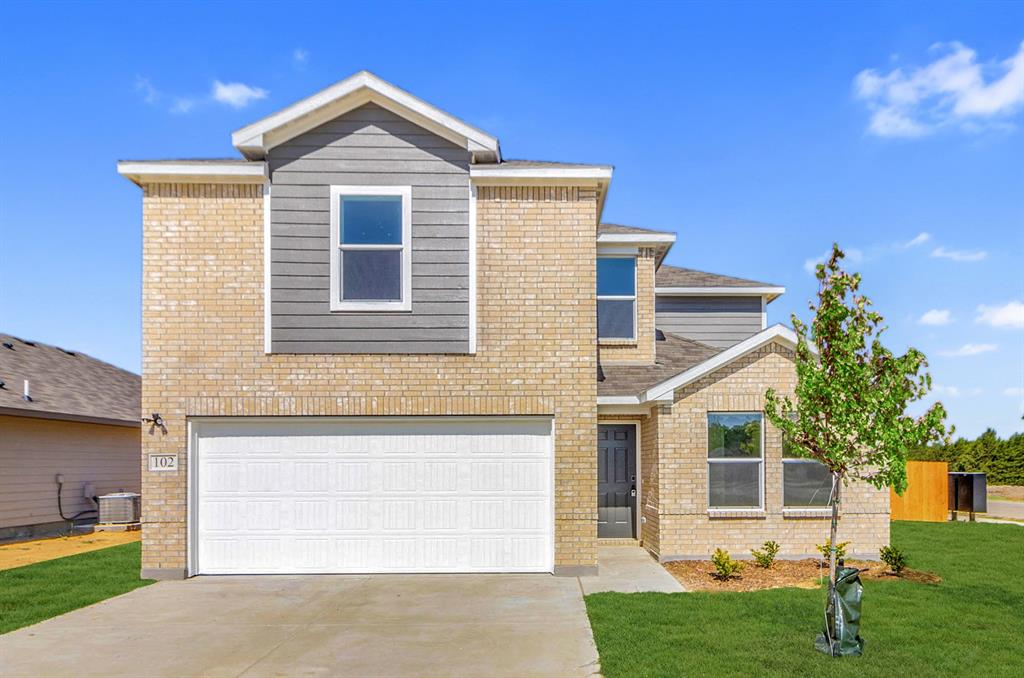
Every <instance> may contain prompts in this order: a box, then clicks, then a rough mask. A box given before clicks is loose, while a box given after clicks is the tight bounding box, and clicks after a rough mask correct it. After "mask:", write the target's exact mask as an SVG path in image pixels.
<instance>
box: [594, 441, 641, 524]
mask: <svg viewBox="0 0 1024 678" xmlns="http://www.w3.org/2000/svg"><path fill="white" fill-rule="evenodd" d="M636 495H637V492H636V427H635V426H633V425H632V424H600V425H599V426H598V427H597V536H598V537H627V538H629V537H632V538H634V539H635V538H636Z"/></svg>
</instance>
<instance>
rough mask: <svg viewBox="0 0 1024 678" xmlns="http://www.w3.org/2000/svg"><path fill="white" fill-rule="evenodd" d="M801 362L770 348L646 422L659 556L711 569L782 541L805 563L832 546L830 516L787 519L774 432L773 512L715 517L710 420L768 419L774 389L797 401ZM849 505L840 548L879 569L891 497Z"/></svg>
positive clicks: (653, 541) (865, 492)
mask: <svg viewBox="0 0 1024 678" xmlns="http://www.w3.org/2000/svg"><path fill="white" fill-rule="evenodd" d="M793 358H794V356H793V353H792V351H790V350H789V349H788V348H785V347H783V346H782V345H780V344H776V343H772V344H769V345H768V346H765V347H763V348H761V349H759V350H756V351H754V352H752V353H750V354H748V355H747V356H744V357H742V358H739V359H737V360H735V361H734V362H732V363H730V364H728V365H726V366H724V367H722V368H720V369H718V370H716V371H715V372H713V373H711V374H709V375H707V376H705V377H703V378H702V379H700V380H698V381H696V382H694V383H692V384H689V385H687V386H685V387H683V388H680V389H677V390H676V393H675V396H674V402H673V404H672V405H671V406H668V405H665V406H662V407H659V408H656V409H655V410H654V411H652V413H651V414H650V416H648V417H646V418H645V419H644V420H643V431H642V433H641V435H642V440H643V446H642V460H643V466H642V469H641V475H642V481H643V487H644V496H643V497H642V504H641V505H642V507H643V508H642V510H643V515H644V517H645V519H646V520H645V523H644V526H643V528H644V529H643V537H644V546H645V547H647V549H648V550H650V551H651V552H652V553H653V554H654V555H655V556H658V557H659V558H660V559H662V560H671V559H678V558H701V559H704V558H708V557H709V556H710V554H711V553H712V552H713V551H714V550H715V549H716V548H718V547H721V548H724V549H726V550H728V551H731V552H732V554H733V556H734V557H747V556H748V554H749V552H750V549H751V548H756V547H759V546H760V545H761V544H762V543H763V542H764V541H766V540H769V539H773V540H775V541H777V542H779V543H780V544H781V545H782V552H781V555H780V557H783V558H796V557H806V556H812V555H814V554H815V553H816V551H815V545H816V544H821V543H823V542H824V541H825V539H826V538H827V537H828V517H827V514H826V513H824V512H820V511H819V512H814V511H802V512H799V511H796V512H794V511H784V510H783V506H782V435H781V433H780V432H779V431H778V429H776V428H775V427H773V426H771V425H770V424H768V423H767V422H766V424H765V441H764V449H765V459H764V499H765V509H764V511H744V512H736V513H731V514H719V515H710V514H709V511H708V492H707V483H708V464H707V413H708V412H759V411H762V410H763V408H764V392H765V390H767V389H768V388H769V387H774V388H775V389H776V390H777V391H779V392H782V393H792V391H793V388H794V386H795V383H796V371H795V369H794V366H793ZM842 499H843V501H842V504H841V509H842V511H841V516H842V517H841V520H840V525H839V535H840V541H852V542H853V543H852V544H851V546H850V550H851V551H852V553H854V554H857V555H860V556H863V557H867V558H872V559H877V557H878V549H879V548H881V547H882V546H884V545H886V544H888V543H889V493H888V491H879V490H875V489H874V488H872V487H870V486H868V485H866V484H864V483H854V484H851V485H850V486H849V487H847V488H845V490H844V492H843V495H842ZM816 513H817V514H816Z"/></svg>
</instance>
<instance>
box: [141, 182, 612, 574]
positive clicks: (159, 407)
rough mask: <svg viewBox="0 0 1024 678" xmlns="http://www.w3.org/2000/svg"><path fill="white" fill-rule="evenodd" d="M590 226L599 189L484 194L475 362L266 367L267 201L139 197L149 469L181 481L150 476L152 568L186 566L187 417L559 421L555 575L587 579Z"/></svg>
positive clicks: (155, 193)
mask: <svg viewBox="0 0 1024 678" xmlns="http://www.w3.org/2000/svg"><path fill="white" fill-rule="evenodd" d="M596 220H597V199H596V192H595V191H594V190H593V189H587V188H566V187H560V188H556V187H519V188H505V187H481V188H480V189H479V194H478V201H477V234H478V242H477V253H478V254H477V262H478V271H479V275H478V287H477V289H478V292H477V299H478V306H477V317H478V328H479V333H478V343H477V354H476V355H472V356H470V355H370V356H367V355H359V356H355V355H265V354H264V352H263V198H262V187H259V186H232V185H180V184H153V185H149V186H146V187H145V191H144V198H143V228H144V246H143V260H144V275H143V411H145V412H159V413H160V414H161V415H162V416H163V417H164V419H165V421H166V424H167V433H166V434H162V433H160V432H159V431H157V432H156V433H154V434H152V435H144V436H143V458H144V459H145V455H146V454H148V453H152V452H177V453H178V454H179V459H180V466H181V468H180V470H179V472H178V473H177V474H163V473H155V474H151V473H148V472H145V471H144V473H143V521H144V526H143V567H144V568H147V569H156V568H159V569H164V568H166V569H179V570H180V569H182V568H184V567H185V565H186V562H185V559H186V553H185V549H186V530H185V515H186V481H185V479H186V473H187V469H186V468H185V466H186V459H185V452H186V418H187V417H188V416H198V415H271V414H272V415H304V414H309V415H412V414H432V415H447V414H461V415H474V414H545V415H551V416H553V417H554V420H555V485H556V490H555V492H556V496H555V522H556V526H555V562H556V565H557V566H560V567H566V566H576V565H581V566H591V565H594V564H595V563H596V545H595V540H596V520H595V517H596V483H595V480H596V455H595V453H594V432H595V427H596V423H597V417H596V406H595V403H596V397H597V394H596V383H595V379H594V374H595V372H596V352H595V346H594V336H595V335H596V320H595V317H596V308H595V300H594V285H595V281H594V270H595V265H594V261H595V258H596V243H595V238H596V235H595V228H596V226H595V225H596ZM144 468H145V467H144Z"/></svg>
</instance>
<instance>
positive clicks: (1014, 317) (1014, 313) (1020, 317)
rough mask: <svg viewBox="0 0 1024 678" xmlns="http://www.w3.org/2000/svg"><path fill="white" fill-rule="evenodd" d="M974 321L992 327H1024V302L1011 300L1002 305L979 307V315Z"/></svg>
mask: <svg viewBox="0 0 1024 678" xmlns="http://www.w3.org/2000/svg"><path fill="white" fill-rule="evenodd" d="M974 322H976V323H981V324H982V325H991V326H992V327H1014V328H1024V304H1022V303H1021V302H1019V301H1011V302H1009V303H1007V304H1003V305H1002V306H985V305H984V304H982V305H981V306H979V307H978V317H977V318H975V319H974Z"/></svg>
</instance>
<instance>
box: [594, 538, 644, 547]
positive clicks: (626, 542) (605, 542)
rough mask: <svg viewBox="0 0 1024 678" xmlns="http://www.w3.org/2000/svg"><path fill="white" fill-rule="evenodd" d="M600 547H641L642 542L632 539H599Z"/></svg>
mask: <svg viewBox="0 0 1024 678" xmlns="http://www.w3.org/2000/svg"><path fill="white" fill-rule="evenodd" d="M597 545H598V546H640V542H639V541H637V540H636V539H633V538H632V537H598V538H597Z"/></svg>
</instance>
